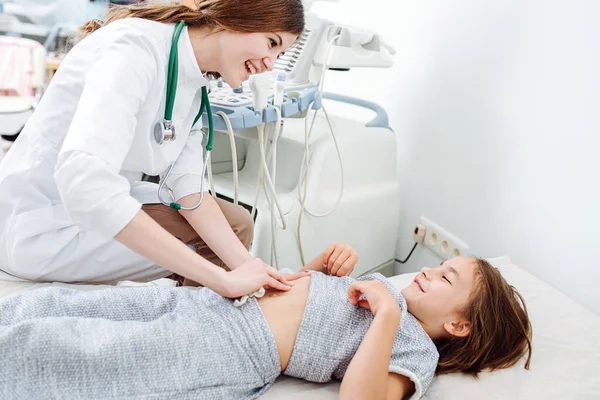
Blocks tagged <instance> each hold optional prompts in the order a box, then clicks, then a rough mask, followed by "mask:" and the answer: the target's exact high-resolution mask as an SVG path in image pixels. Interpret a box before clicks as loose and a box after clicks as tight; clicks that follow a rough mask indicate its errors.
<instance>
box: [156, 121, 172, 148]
mask: <svg viewBox="0 0 600 400" xmlns="http://www.w3.org/2000/svg"><path fill="white" fill-rule="evenodd" d="M154 140H156V143H158V144H163V143H164V142H172V141H173V140H175V127H174V126H173V123H172V122H171V121H169V120H166V119H164V120H163V121H162V122H157V123H156V125H154Z"/></svg>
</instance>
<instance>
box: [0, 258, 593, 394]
mask: <svg viewBox="0 0 600 400" xmlns="http://www.w3.org/2000/svg"><path fill="white" fill-rule="evenodd" d="M490 261H491V262H492V263H493V264H494V265H495V266H497V267H498V268H499V269H500V271H501V272H502V274H503V275H504V276H505V277H506V279H507V280H508V281H509V282H510V283H511V284H512V285H513V286H515V287H516V288H517V290H519V292H520V293H521V294H522V295H523V297H524V299H525V302H526V304H527V307H528V310H529V314H530V317H531V321H532V324H533V331H534V336H533V356H532V359H531V369H530V370H529V371H527V370H525V369H524V368H523V362H524V360H522V361H521V362H520V363H519V364H517V365H516V366H514V367H512V368H509V369H506V370H501V371H496V372H491V373H483V374H481V375H480V377H479V379H473V378H471V377H469V376H465V375H461V374H452V375H443V376H440V377H437V378H435V379H434V382H433V383H432V385H431V387H430V388H429V390H428V392H427V393H426V394H425V396H424V397H423V398H424V399H427V400H434V399H435V400H438V399H440V400H454V399H461V400H471V399H473V400H475V399H477V400H479V399H498V400H499V399H511V400H512V399H523V400H529V399H557V400H559V399H560V400H564V399H577V400H585V399H600V316H597V315H595V314H594V313H592V312H590V311H588V310H587V309H585V308H584V307H582V306H580V305H579V304H577V303H576V302H574V301H573V300H571V299H570V298H568V297H567V296H565V295H564V294H562V293H560V292H559V291H558V290H556V289H554V288H552V287H551V286H549V285H548V284H546V283H544V282H543V281H542V280H540V279H538V278H536V277H534V276H533V275H531V274H529V273H527V272H525V271H524V270H522V269H520V268H518V267H516V266H514V265H512V264H511V262H510V259H509V258H508V257H500V258H496V259H492V260H490ZM414 275H415V274H414V273H409V274H402V275H398V276H395V277H393V278H391V281H392V282H393V283H394V284H395V285H396V286H397V287H398V288H402V287H404V286H406V285H408V284H409V283H410V281H411V280H412V278H413V277H414ZM48 285H54V286H64V287H75V288H78V289H82V290H91V289H96V288H100V287H103V286H99V285H68V284H61V283H52V284H50V283H32V282H27V281H22V280H19V279H16V278H13V277H10V276H8V275H6V274H3V273H2V272H0V297H5V296H8V295H11V294H16V293H20V292H23V291H26V290H31V289H33V288H38V287H43V286H48ZM338 388H339V383H338V382H331V383H328V384H312V383H309V382H305V381H302V380H298V379H292V378H287V377H282V378H279V379H278V380H277V382H276V383H275V385H274V386H273V387H272V388H271V389H270V390H269V391H268V392H267V393H266V394H265V395H264V396H262V397H261V399H264V400H276V399H286V400H300V399H306V400H308V399H310V400H333V399H337V393H338Z"/></svg>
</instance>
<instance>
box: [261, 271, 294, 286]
mask: <svg viewBox="0 0 600 400" xmlns="http://www.w3.org/2000/svg"><path fill="white" fill-rule="evenodd" d="M267 273H268V274H269V276H270V277H271V278H273V279H275V280H277V281H279V282H281V283H282V284H284V285H285V286H288V287H289V286H293V285H294V284H293V283H292V282H289V281H288V280H287V279H286V278H285V276H284V275H283V274H282V273H281V272H279V271H277V270H276V269H275V268H273V267H269V268H267Z"/></svg>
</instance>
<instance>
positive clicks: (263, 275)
mask: <svg viewBox="0 0 600 400" xmlns="http://www.w3.org/2000/svg"><path fill="white" fill-rule="evenodd" d="M291 285H293V284H292V283H290V282H289V281H288V280H287V279H286V278H285V276H284V275H283V274H282V273H281V272H279V271H277V270H276V269H275V268H273V267H271V266H270V265H268V264H265V263H264V262H263V261H262V260H261V259H260V258H253V259H251V260H249V261H246V262H245V263H243V264H242V265H240V266H239V267H237V268H236V269H234V270H233V271H229V272H225V279H224V282H223V287H222V288H220V290H216V292H217V293H219V294H220V295H221V296H224V297H229V298H236V297H241V296H244V295H247V294H250V293H252V292H254V291H256V290H258V289H260V288H261V287H264V286H268V287H271V288H273V289H277V290H283V291H288V290H290V289H291Z"/></svg>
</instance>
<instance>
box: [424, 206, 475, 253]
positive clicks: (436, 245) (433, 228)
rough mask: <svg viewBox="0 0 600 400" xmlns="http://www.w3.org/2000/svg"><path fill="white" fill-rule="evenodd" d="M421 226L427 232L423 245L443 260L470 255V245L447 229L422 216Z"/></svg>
mask: <svg viewBox="0 0 600 400" xmlns="http://www.w3.org/2000/svg"><path fill="white" fill-rule="evenodd" d="M421 224H422V225H423V226H425V231H426V235H425V241H424V242H423V244H425V246H426V247H428V248H430V249H431V250H433V251H434V252H435V253H436V254H438V255H439V256H440V257H442V258H443V259H445V260H447V259H449V258H452V257H456V256H467V255H469V245H468V244H466V243H465V242H463V241H462V240H460V239H459V238H457V237H456V236H454V235H453V234H452V233H450V232H448V231H447V230H446V229H444V228H442V227H441V226H439V225H438V224H436V223H435V222H433V221H431V220H430V219H428V218H426V217H424V216H421Z"/></svg>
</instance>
